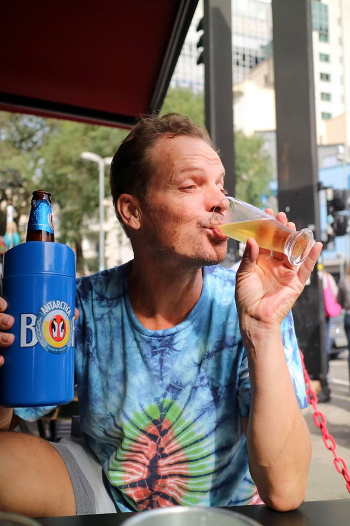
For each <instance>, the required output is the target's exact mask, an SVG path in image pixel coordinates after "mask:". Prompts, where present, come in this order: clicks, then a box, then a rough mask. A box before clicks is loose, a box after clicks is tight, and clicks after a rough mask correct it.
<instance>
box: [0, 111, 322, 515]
mask: <svg viewBox="0 0 350 526" xmlns="http://www.w3.org/2000/svg"><path fill="white" fill-rule="evenodd" d="M224 176H225V173H224V168H223V165H222V163H221V161H220V158H219V156H218V154H217V153H216V151H215V150H214V148H213V146H212V144H211V141H210V139H209V137H208V135H207V133H206V132H205V131H204V130H202V129H201V128H199V127H197V126H195V125H194V124H193V123H192V122H191V121H190V120H189V119H187V118H185V117H182V116H180V115H176V114H170V115H168V116H164V117H162V118H158V117H146V118H144V119H141V120H140V122H139V123H138V124H137V125H136V126H135V127H134V129H133V130H132V131H131V132H130V134H129V135H128V137H127V138H126V139H125V140H124V141H123V143H122V144H121V146H120V147H119V149H118V151H117V152H116V154H115V156H114V159H113V163H112V167H111V176H110V184H111V191H112V196H113V202H114V205H115V209H116V213H117V216H118V218H119V220H120V221H121V222H122V224H123V226H124V229H125V231H126V233H127V235H128V236H129V237H130V240H131V243H132V247H133V250H134V260H133V261H132V262H129V263H127V264H126V265H123V266H121V267H118V268H114V269H111V270H107V271H103V272H101V273H98V274H96V275H94V276H90V277H85V278H81V279H80V280H78V282H77V307H78V309H79V313H80V316H79V319H78V322H77V332H76V375H77V383H78V395H79V406H80V414H81V428H82V432H83V436H84V439H85V442H86V444H87V446H88V448H89V450H91V451H93V454H94V455H96V457H97V459H98V462H96V459H95V457H94V456H93V455H92V454H90V455H89V454H87V453H84V455H85V456H84V457H83V452H84V450H83V448H82V446H80V445H79V444H78V443H73V444H72V443H69V441H66V442H67V443H66V445H62V444H55V445H51V444H49V443H47V442H44V441H41V440H39V439H37V438H36V437H32V436H25V435H21V434H20V433H9V432H6V431H5V432H4V433H0V455H2V458H4V459H5V460H4V462H3V460H2V459H1V460H0V465H1V470H0V473H1V471H2V475H3V477H4V480H6V484H4V483H3V482H1V483H0V508H1V509H8V510H15V511H17V512H18V511H20V512H22V513H26V514H28V515H33V516H42V515H64V514H68V515H71V514H74V513H75V512H76V511H77V513H87V512H96V511H97V512H99V511H103V512H105V511H111V510H110V508H109V507H108V506H109V505H110V503H111V502H113V503H114V504H115V505H116V508H117V510H122V511H128V510H143V509H150V508H155V507H159V506H169V505H176V504H181V505H196V504H197V505H204V506H230V505H237V504H248V503H257V502H260V498H259V495H260V497H261V499H262V500H263V501H264V502H265V503H266V504H267V505H269V506H272V507H274V508H275V509H277V510H288V509H293V508H296V507H297V506H298V505H299V504H300V503H301V502H302V500H303V498H304V495H305V491H306V483H307V475H308V468H309V463H310V440H309V434H308V430H307V427H306V424H305V421H304V419H303V416H302V414H301V411H300V407H305V406H306V404H307V402H306V398H305V388H304V386H303V376H302V370H301V367H300V362H299V355H298V346H297V343H296V339H295V334H294V329H293V323H292V319H291V314H290V309H291V307H292V306H293V304H294V302H295V301H296V299H297V298H298V296H299V295H300V294H301V292H302V290H303V288H304V286H305V283H306V281H307V279H308V277H309V276H310V273H311V271H312V269H313V267H314V265H315V263H316V261H317V259H318V257H319V255H320V252H321V247H322V245H321V244H320V243H316V244H315V245H314V247H313V248H312V250H311V252H310V255H309V257H308V259H307V260H306V261H305V263H304V264H303V265H302V266H301V267H300V268H298V269H297V268H291V266H290V265H289V264H288V262H287V261H286V259H285V257H284V256H283V255H282V254H274V255H273V256H272V255H271V253H269V252H268V251H266V250H259V247H258V246H257V244H256V242H255V241H254V240H253V239H249V240H248V242H247V245H246V249H245V252H244V255H243V258H242V262H241V265H240V268H239V272H238V274H237V277H236V275H235V272H233V271H232V270H229V269H225V268H221V267H219V266H216V265H217V264H218V263H220V262H222V261H223V260H224V258H225V256H226V251H227V238H226V237H225V236H223V235H222V234H220V233H219V232H218V231H217V230H215V229H214V228H212V227H211V224H210V217H211V212H212V210H213V209H214V207H215V206H216V205H217V204H218V203H219V202H220V201H222V199H223V197H224V193H225V191H224ZM224 202H225V200H224V201H223V203H224ZM222 206H224V204H223V205H222ZM270 213H271V214H272V211H270ZM277 219H278V220H279V221H281V222H282V223H284V224H287V225H288V226H290V227H291V228H295V227H294V226H293V224H291V223H287V219H286V216H285V214H283V213H280V214H278V215H277ZM235 294H236V300H235ZM1 306H2V311H4V309H5V307H6V305H5V302H3V303H2V304H1ZM0 324H1V327H2V329H3V330H4V329H9V328H10V326H11V325H12V320H11V319H9V318H8V317H6V314H2V315H1V317H0ZM0 341H1V345H2V346H3V347H6V346H8V345H10V344H11V343H12V341H13V337H12V336H10V335H9V334H8V333H2V334H1V337H0ZM16 413H17V415H19V416H22V417H24V418H30V417H33V416H38V411H37V410H36V409H27V410H23V409H22V410H16ZM11 418H12V412H11V410H8V409H5V408H4V409H3V411H2V429H4V430H5V429H8V428H9V426H10V420H11ZM74 459H75V460H74ZM99 465H101V466H102V468H103V475H102V474H101V472H99V471H98V470H99V468H98V466H99ZM82 466H83V467H82ZM79 467H80V468H81V469H82V470H81V469H79ZM68 473H69V474H68ZM102 478H103V479H104V483H105V487H106V490H105V491H104V487H103V485H102V484H101V482H100V481H101V479H102ZM253 480H254V482H253ZM255 485H256V486H255ZM256 488H257V489H258V492H257V489H256ZM103 491H104V493H103ZM108 494H109V495H110V497H111V499H110V500H109V504H107V500H108V499H109V497H108ZM91 501H94V504H93V507H92V509H91V508H89V506H88V504H89V503H90V502H91ZM101 502H102V504H101ZM86 503H88V504H86Z"/></svg>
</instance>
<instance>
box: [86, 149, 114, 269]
mask: <svg viewBox="0 0 350 526" xmlns="http://www.w3.org/2000/svg"><path fill="white" fill-rule="evenodd" d="M80 157H81V158H82V159H84V160H85V161H92V162H93V163H97V164H98V167H99V210H100V247H99V248H100V250H99V267H98V269H99V270H104V268H105V236H104V231H103V223H104V207H103V199H104V193H105V166H110V164H111V162H112V157H100V156H99V155H97V153H92V152H83V153H82V154H80Z"/></svg>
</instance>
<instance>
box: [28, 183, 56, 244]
mask: <svg viewBox="0 0 350 526" xmlns="http://www.w3.org/2000/svg"><path fill="white" fill-rule="evenodd" d="M54 240H55V234H54V226H53V220H52V210H51V194H50V192H46V191H45V190H35V191H34V192H33V195H32V200H31V209H30V214H29V221H28V228H27V238H26V241H54Z"/></svg>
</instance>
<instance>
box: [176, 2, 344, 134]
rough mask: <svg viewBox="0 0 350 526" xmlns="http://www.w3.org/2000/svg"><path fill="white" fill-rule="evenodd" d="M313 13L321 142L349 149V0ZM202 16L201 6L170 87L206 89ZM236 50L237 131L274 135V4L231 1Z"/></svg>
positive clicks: (314, 7)
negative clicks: (201, 49)
mask: <svg viewBox="0 0 350 526" xmlns="http://www.w3.org/2000/svg"><path fill="white" fill-rule="evenodd" d="M311 9H312V42H313V63H314V79H315V81H314V83H315V115H316V130H317V142H318V144H335V143H338V144H350V37H349V35H350V0H312V2H311ZM202 16H203V6H202V2H200V3H199V6H198V9H197V11H196V13H195V16H194V19H193V23H192V26H191V29H190V32H189V34H188V37H187V39H186V42H185V45H184V49H183V52H182V54H181V56H180V59H179V62H178V65H177V67H176V70H175V72H174V76H173V79H172V82H171V85H172V86H182V87H189V88H191V89H192V90H193V91H194V92H197V93H198V92H199V91H202V90H203V89H204V71H203V65H199V66H198V65H197V63H196V61H197V58H198V54H199V53H198V50H197V48H196V43H197V41H198V38H199V35H198V32H197V31H196V27H197V24H198V22H199V20H200V18H201V17H202ZM232 45H233V84H234V106H235V108H234V109H235V111H234V119H235V126H236V127H237V128H241V129H242V130H243V131H245V132H246V133H248V134H251V133H254V132H255V131H262V130H271V126H272V125H274V123H275V100H274V84H273V43H272V11H271V1H270V0H232ZM301 81H302V79H301ZM257 108H260V112H259V111H256V109H257Z"/></svg>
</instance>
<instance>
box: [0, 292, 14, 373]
mask: <svg viewBox="0 0 350 526" xmlns="http://www.w3.org/2000/svg"><path fill="white" fill-rule="evenodd" d="M6 309H7V302H6V301H5V300H4V298H1V297H0V348H7V347H10V345H12V344H13V342H14V340H15V337H14V335H13V334H11V333H10V332H2V331H8V330H9V329H11V327H12V325H13V324H14V321H15V320H14V318H13V316H10V315H9V314H6V313H5V310H6ZM3 364H4V357H3V356H2V354H0V367H1V366H2V365H3Z"/></svg>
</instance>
